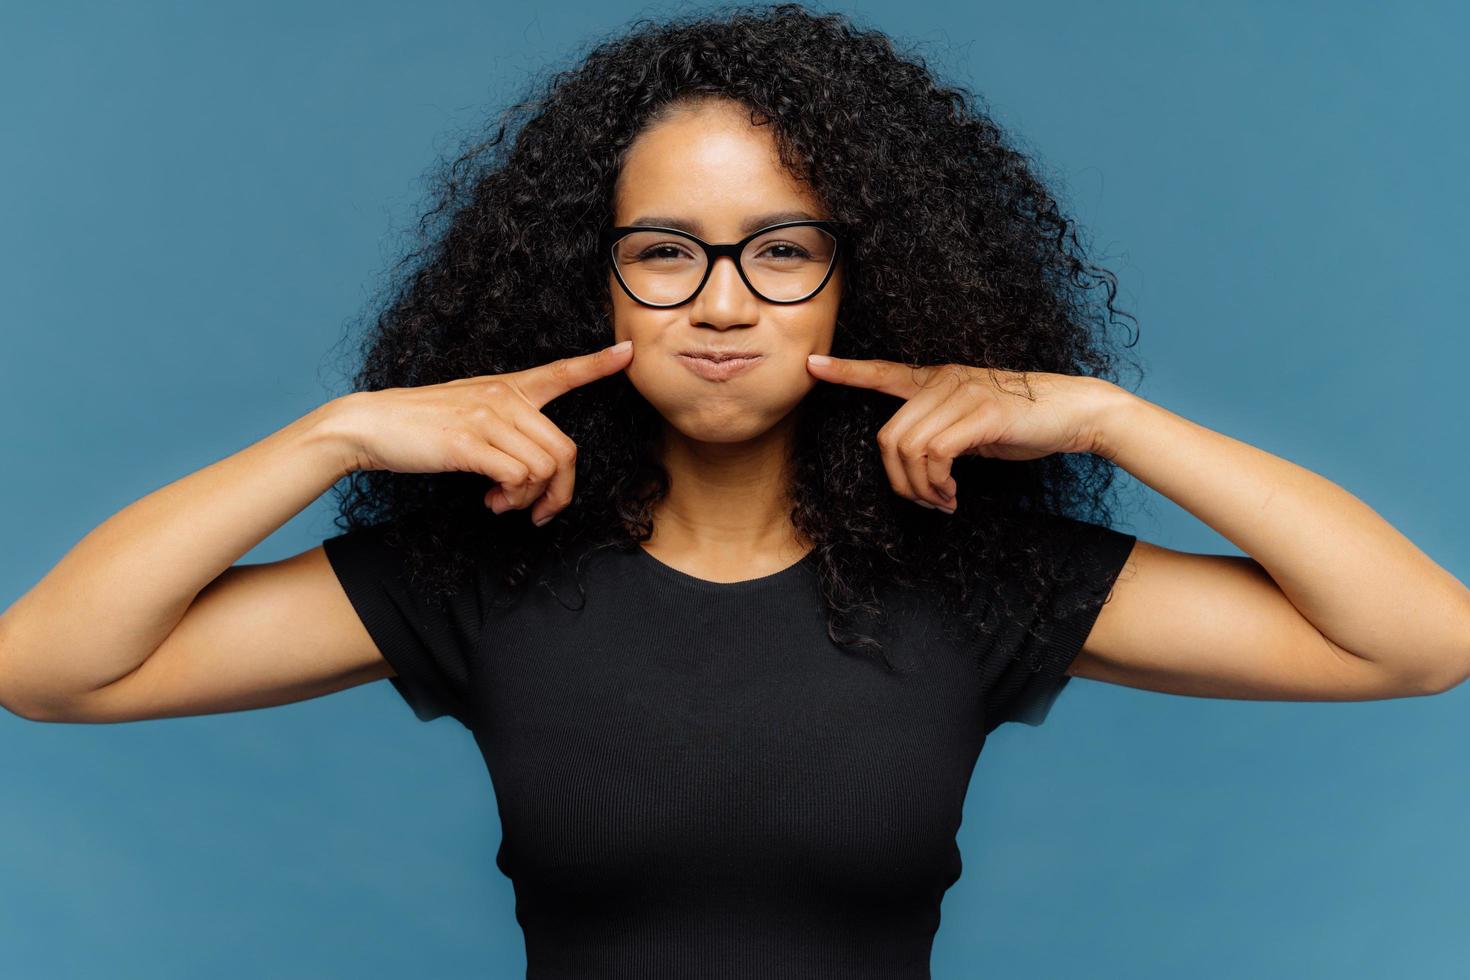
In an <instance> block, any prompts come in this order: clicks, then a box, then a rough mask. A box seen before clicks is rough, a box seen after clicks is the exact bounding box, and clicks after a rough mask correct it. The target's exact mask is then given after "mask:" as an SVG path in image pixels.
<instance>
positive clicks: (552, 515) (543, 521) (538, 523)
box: [536, 514, 556, 527]
mask: <svg viewBox="0 0 1470 980" xmlns="http://www.w3.org/2000/svg"><path fill="white" fill-rule="evenodd" d="M555 516H556V515H555V514H547V515H546V516H545V517H543V518H541V520H539V521H537V522H536V526H537V527H542V526H544V525H545V524H546V522H547V521H549V520H551V519H552V518H553V517H555Z"/></svg>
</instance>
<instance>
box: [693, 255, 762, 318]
mask: <svg viewBox="0 0 1470 980" xmlns="http://www.w3.org/2000/svg"><path fill="white" fill-rule="evenodd" d="M759 317H760V299H759V298H758V297H757V296H756V295H755V293H752V292H751V291H750V289H749V287H747V286H746V285H745V280H744V279H741V278H740V270H739V268H737V267H736V265H735V260H734V259H732V258H731V257H730V256H728V255H722V256H720V257H719V258H718V259H716V260H715V264H714V265H713V266H712V267H711V268H710V270H709V278H708V279H706V280H705V283H704V288H703V289H701V290H700V291H699V293H698V294H697V295H696V296H695V297H694V305H693V306H692V307H691V308H690V310H689V319H690V320H691V321H693V322H694V323H708V324H710V325H712V326H716V327H727V326H736V325H739V324H747V323H754V322H755V321H756V320H757V319H759Z"/></svg>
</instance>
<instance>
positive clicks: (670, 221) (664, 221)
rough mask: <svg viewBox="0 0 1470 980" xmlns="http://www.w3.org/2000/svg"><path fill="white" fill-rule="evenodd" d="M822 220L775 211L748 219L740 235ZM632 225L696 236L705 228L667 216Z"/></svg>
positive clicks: (650, 216) (641, 218) (642, 219)
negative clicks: (785, 222) (768, 228)
mask: <svg viewBox="0 0 1470 980" xmlns="http://www.w3.org/2000/svg"><path fill="white" fill-rule="evenodd" d="M817 220H820V219H818V218H817V216H816V215H814V214H808V213H807V212H805V211H773V212H771V213H770V214H758V215H755V216H754V217H750V218H746V219H745V221H744V222H743V223H742V224H741V225H740V233H741V234H742V235H748V234H750V233H751V232H753V231H756V230H758V229H760V228H764V227H766V226H767V225H779V224H780V223H781V222H783V221H817ZM628 224H630V225H661V226H663V227H665V228H678V229H679V230H680V231H687V232H691V233H693V234H695V235H700V236H703V235H704V231H703V228H704V226H703V225H702V224H700V223H699V222H698V221H695V220H691V219H689V218H674V217H668V216H665V215H656V214H644V215H639V216H638V217H636V218H634V219H633V220H632V221H630V222H628Z"/></svg>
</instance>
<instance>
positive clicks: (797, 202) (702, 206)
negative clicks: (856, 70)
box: [613, 102, 822, 232]
mask: <svg viewBox="0 0 1470 980" xmlns="http://www.w3.org/2000/svg"><path fill="white" fill-rule="evenodd" d="M613 209H614V218H615V222H616V223H618V224H626V223H629V222H630V221H631V220H632V219H633V218H635V217H637V216H638V215H640V214H659V215H670V216H679V217H683V218H686V219H688V220H689V221H690V222H691V223H693V222H697V223H699V224H700V226H701V227H703V228H704V229H705V230H706V231H716V230H718V229H717V228H715V227H714V226H716V225H718V226H720V227H723V228H724V229H725V230H726V231H729V232H734V231H736V230H737V229H738V228H740V227H742V226H744V225H745V224H747V221H746V219H747V218H748V217H749V216H751V215H757V214H768V213H772V212H777V211H788V210H789V211H798V210H804V211H808V212H811V213H813V214H819V213H821V211H822V209H821V203H820V201H818V199H817V197H816V195H815V194H814V193H812V191H811V189H810V188H809V187H808V185H806V184H805V183H803V182H801V181H799V180H797V179H796V177H795V176H794V175H792V174H791V173H790V172H789V171H788V170H786V168H784V167H783V166H782V165H781V160H780V157H779V155H778V153H777V150H776V141H775V138H774V136H773V135H772V127H771V126H770V125H755V124H753V123H751V121H750V118H749V113H748V110H746V109H745V108H744V107H741V106H738V105H734V104H732V103H729V102H714V103H705V104H701V105H699V106H698V107H695V108H681V109H679V110H677V111H676V112H675V113H674V114H673V115H671V116H669V117H667V118H665V119H663V120H661V121H659V122H657V123H655V124H653V125H652V126H649V127H648V128H646V129H644V130H643V132H641V133H639V135H638V136H637V138H636V139H635V140H634V141H633V143H632V145H631V146H629V148H628V150H627V152H626V154H625V155H624V159H623V165H622V170H621V171H620V173H619V174H618V179H617V183H616V185H615V188H614V195H613Z"/></svg>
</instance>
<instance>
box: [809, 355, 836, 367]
mask: <svg viewBox="0 0 1470 980" xmlns="http://www.w3.org/2000/svg"><path fill="white" fill-rule="evenodd" d="M806 359H807V360H808V361H811V362H812V363H813V364H815V365H816V366H817V367H821V366H823V365H824V364H831V363H832V358H830V357H828V356H827V355H826V354H808V355H807V356H806Z"/></svg>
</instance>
